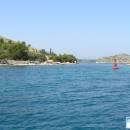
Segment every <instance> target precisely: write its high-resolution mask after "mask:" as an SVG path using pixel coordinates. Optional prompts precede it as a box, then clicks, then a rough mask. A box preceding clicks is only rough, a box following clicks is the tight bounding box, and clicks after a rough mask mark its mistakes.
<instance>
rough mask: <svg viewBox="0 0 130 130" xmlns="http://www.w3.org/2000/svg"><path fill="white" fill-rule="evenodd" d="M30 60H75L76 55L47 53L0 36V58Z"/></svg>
mask: <svg viewBox="0 0 130 130" xmlns="http://www.w3.org/2000/svg"><path fill="white" fill-rule="evenodd" d="M1 59H7V60H30V61H40V62H44V61H46V60H52V61H54V62H71V63H73V62H75V61H77V59H76V57H75V56H73V55H68V54H63V55H61V54H60V55H57V54H56V53H54V52H51V53H48V52H46V51H45V50H44V49H42V50H37V49H34V48H32V47H31V45H27V44H26V43H25V42H19V41H18V42H16V41H12V40H7V39H4V38H0V60H1Z"/></svg>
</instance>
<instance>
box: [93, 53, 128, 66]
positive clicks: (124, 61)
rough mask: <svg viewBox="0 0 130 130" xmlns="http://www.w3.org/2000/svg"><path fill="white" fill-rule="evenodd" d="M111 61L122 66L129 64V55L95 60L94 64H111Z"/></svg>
mask: <svg viewBox="0 0 130 130" xmlns="http://www.w3.org/2000/svg"><path fill="white" fill-rule="evenodd" d="M113 59H116V60H117V62H118V63H122V64H129V63H130V55H128V54H119V55H114V56H109V57H103V58H99V59H96V63H112V62H113Z"/></svg>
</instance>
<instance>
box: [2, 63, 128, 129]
mask: <svg viewBox="0 0 130 130" xmlns="http://www.w3.org/2000/svg"><path fill="white" fill-rule="evenodd" d="M119 67H120V69H118V70H114V71H113V70H112V69H111V64H75V65H57V66H19V67H14V66H13V67H11V66H10V67H9V66H8V67H0V130H125V129H126V117H130V67H129V66H126V65H119Z"/></svg>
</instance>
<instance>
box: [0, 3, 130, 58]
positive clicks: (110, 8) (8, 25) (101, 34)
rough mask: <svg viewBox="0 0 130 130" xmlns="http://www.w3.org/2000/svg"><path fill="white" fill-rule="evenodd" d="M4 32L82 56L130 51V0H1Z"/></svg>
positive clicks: (1, 30) (35, 44) (0, 22)
mask: <svg viewBox="0 0 130 130" xmlns="http://www.w3.org/2000/svg"><path fill="white" fill-rule="evenodd" d="M0 5H1V6H0V17H1V18H0V35H3V36H5V37H9V38H12V39H14V40H22V41H26V42H27V43H30V44H31V45H32V46H33V47H37V48H44V49H46V50H49V48H50V47H51V48H52V49H53V50H54V51H55V52H57V53H72V54H74V55H76V56H77V57H78V58H97V57H102V56H108V55H113V54H117V53H128V54H130V0H0Z"/></svg>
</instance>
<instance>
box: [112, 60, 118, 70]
mask: <svg viewBox="0 0 130 130" xmlns="http://www.w3.org/2000/svg"><path fill="white" fill-rule="evenodd" d="M112 69H113V70H117V69H119V67H118V66H117V60H116V58H114V59H113V66H112Z"/></svg>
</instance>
